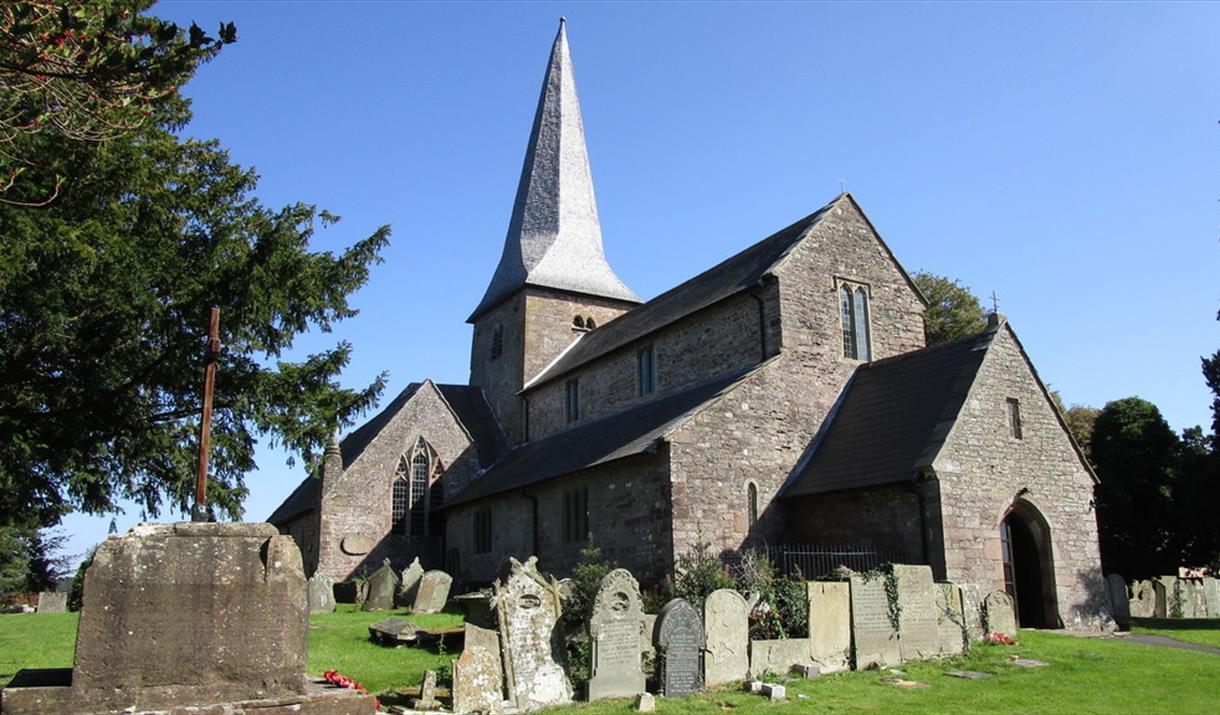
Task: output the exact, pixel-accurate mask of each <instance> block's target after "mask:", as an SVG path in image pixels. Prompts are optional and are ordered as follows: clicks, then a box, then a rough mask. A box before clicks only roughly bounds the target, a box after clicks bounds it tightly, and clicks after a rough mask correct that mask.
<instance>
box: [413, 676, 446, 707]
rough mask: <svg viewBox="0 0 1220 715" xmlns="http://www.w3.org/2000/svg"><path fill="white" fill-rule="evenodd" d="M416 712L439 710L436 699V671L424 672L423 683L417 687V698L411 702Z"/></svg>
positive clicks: (439, 705)
mask: <svg viewBox="0 0 1220 715" xmlns="http://www.w3.org/2000/svg"><path fill="white" fill-rule="evenodd" d="M411 707H412V708H414V709H416V710H439V709H440V707H441V702H440V701H439V700H437V699H436V671H435V670H425V671H424V681H423V682H422V683H420V685H419V697H418V698H415V699H414V700H412V701H411Z"/></svg>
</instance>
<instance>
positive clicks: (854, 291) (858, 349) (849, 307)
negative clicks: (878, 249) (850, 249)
mask: <svg viewBox="0 0 1220 715" xmlns="http://www.w3.org/2000/svg"><path fill="white" fill-rule="evenodd" d="M839 321H840V323H841V324H842V328H843V357H845V358H850V359H852V360H868V359H869V358H870V353H871V350H870V335H869V325H868V289H867V288H866V287H865V286H862V285H856V284H852V283H840V284H839Z"/></svg>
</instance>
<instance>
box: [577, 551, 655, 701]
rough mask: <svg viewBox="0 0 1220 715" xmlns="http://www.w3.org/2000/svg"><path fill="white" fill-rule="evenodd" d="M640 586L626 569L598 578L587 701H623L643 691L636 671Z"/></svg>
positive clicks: (640, 674) (591, 620) (591, 624)
mask: <svg viewBox="0 0 1220 715" xmlns="http://www.w3.org/2000/svg"><path fill="white" fill-rule="evenodd" d="M643 615H644V614H643V609H642V606H641V603H640V584H639V583H637V582H636V580H635V577H634V576H632V575H631V572H629V571H627V570H626V569H615V570H613V571H611V572H610V573H608V574H606V575H605V576H604V577H602V581H601V585H600V586H599V587H598V589H597V595H596V596H595V597H594V599H593V612H592V613H591V614H590V616H589V638H590V640H591V641H592V646H593V654H592V662H591V664H590V673H591V675H590V677H589V690H588V696H589V700H598V699H601V698H625V697H630V696H632V695H635V694H636V693H639V692H642V691H643V690H644V671H643V670H641V669H640V620H641V619H642V618H643Z"/></svg>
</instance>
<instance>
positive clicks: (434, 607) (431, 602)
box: [411, 571, 453, 613]
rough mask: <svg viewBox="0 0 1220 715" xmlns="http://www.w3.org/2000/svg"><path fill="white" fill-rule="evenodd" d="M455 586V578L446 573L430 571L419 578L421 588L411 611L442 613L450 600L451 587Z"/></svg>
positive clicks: (417, 592)
mask: <svg viewBox="0 0 1220 715" xmlns="http://www.w3.org/2000/svg"><path fill="white" fill-rule="evenodd" d="M451 585H453V577H452V576H450V575H449V574H447V573H445V572H444V571H428V572H426V573H424V575H423V576H420V578H419V588H418V589H417V590H416V593H415V604H414V605H413V606H411V610H412V611H414V612H415V613H440V612H441V609H443V608H444V607H445V602H446V601H448V600H449V587H450V586H451Z"/></svg>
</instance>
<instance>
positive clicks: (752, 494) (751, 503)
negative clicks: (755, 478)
mask: <svg viewBox="0 0 1220 715" xmlns="http://www.w3.org/2000/svg"><path fill="white" fill-rule="evenodd" d="M746 501H747V502H748V508H749V510H750V528H751V529H753V528H754V525H755V524H757V523H758V486H757V485H756V484H754V482H750V484H749V485H748V486H747V487H746Z"/></svg>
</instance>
